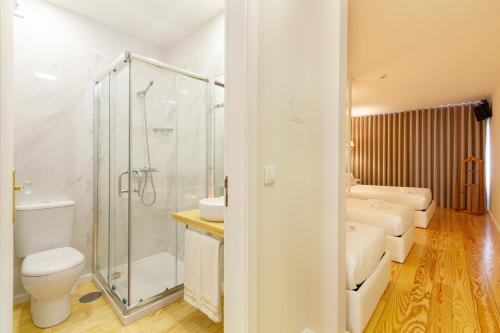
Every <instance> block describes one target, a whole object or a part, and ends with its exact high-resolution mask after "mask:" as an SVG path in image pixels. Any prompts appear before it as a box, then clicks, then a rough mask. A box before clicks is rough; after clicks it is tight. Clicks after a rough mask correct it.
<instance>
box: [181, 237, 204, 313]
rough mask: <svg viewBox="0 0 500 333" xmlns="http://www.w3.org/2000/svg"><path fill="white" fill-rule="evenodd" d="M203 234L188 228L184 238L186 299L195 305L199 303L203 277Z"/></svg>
mask: <svg viewBox="0 0 500 333" xmlns="http://www.w3.org/2000/svg"><path fill="white" fill-rule="evenodd" d="M200 262H201V235H200V234H199V233H198V232H196V231H192V230H189V229H186V236H185V240H184V300H185V301H186V302H188V303H189V304H191V305H192V306H194V307H196V308H197V307H198V305H199V299H200V296H199V290H200V286H201V285H200V279H201V274H200V270H201V265H200Z"/></svg>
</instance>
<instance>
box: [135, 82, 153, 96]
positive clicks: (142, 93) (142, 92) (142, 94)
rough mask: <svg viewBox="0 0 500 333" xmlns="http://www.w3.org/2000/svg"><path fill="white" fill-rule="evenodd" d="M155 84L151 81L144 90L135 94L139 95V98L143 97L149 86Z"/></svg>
mask: <svg viewBox="0 0 500 333" xmlns="http://www.w3.org/2000/svg"><path fill="white" fill-rule="evenodd" d="M154 83H155V81H153V80H151V81H149V83H148V85H147V86H146V88H144V90H139V91H138V92H137V95H141V96H145V95H146V94H147V93H148V91H149V88H151V86H152V85H153V84H154Z"/></svg>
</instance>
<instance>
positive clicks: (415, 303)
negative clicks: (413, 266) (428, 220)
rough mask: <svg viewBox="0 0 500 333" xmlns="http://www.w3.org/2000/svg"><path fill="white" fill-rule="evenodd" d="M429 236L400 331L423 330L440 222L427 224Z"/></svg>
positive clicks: (427, 312) (434, 264) (427, 311)
mask: <svg viewBox="0 0 500 333" xmlns="http://www.w3.org/2000/svg"><path fill="white" fill-rule="evenodd" d="M428 233H429V234H430V237H429V239H428V241H427V247H426V248H425V251H424V254H423V256H422V259H421V260H420V263H419V267H418V269H417V273H416V274H415V279H414V281H413V286H412V289H411V292H410V302H409V304H408V307H407V308H406V313H405V316H404V318H403V322H402V325H401V330H400V331H401V332H425V331H426V328H427V321H428V318H429V312H430V303H431V296H432V289H433V288H432V287H433V281H434V273H435V266H436V254H437V249H438V247H439V238H440V237H439V236H440V224H438V223H433V224H432V225H430V226H429V229H428Z"/></svg>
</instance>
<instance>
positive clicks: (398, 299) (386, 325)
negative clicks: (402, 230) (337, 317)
mask: <svg viewBox="0 0 500 333" xmlns="http://www.w3.org/2000/svg"><path fill="white" fill-rule="evenodd" d="M426 247H427V234H426V233H423V232H419V230H416V232H415V244H413V248H412V250H411V251H410V253H409V255H408V257H407V258H406V264H405V265H402V267H401V273H400V274H399V278H398V280H397V283H396V286H395V288H394V290H393V291H392V293H391V296H390V299H389V300H388V301H387V304H386V305H385V307H384V310H383V314H382V315H381V317H380V319H379V321H378V323H377V325H376V326H375V328H374V329H373V331H374V332H398V331H399V330H400V328H401V325H402V322H403V319H404V315H405V314H406V309H407V307H408V304H409V301H410V292H411V289H412V286H413V281H414V277H415V274H416V272H417V269H418V267H419V262H420V259H421V257H422V255H423V253H424V251H425V248H426Z"/></svg>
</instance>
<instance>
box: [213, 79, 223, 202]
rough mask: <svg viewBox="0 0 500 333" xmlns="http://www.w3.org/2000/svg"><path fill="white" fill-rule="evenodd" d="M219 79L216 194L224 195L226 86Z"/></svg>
mask: <svg viewBox="0 0 500 333" xmlns="http://www.w3.org/2000/svg"><path fill="white" fill-rule="evenodd" d="M221 79H222V78H217V83H216V85H215V87H214V120H213V124H214V125H213V129H214V130H213V133H214V134H213V135H214V194H215V196H216V197H219V196H222V195H224V86H223V84H222V83H221V82H220V81H219V80H221Z"/></svg>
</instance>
